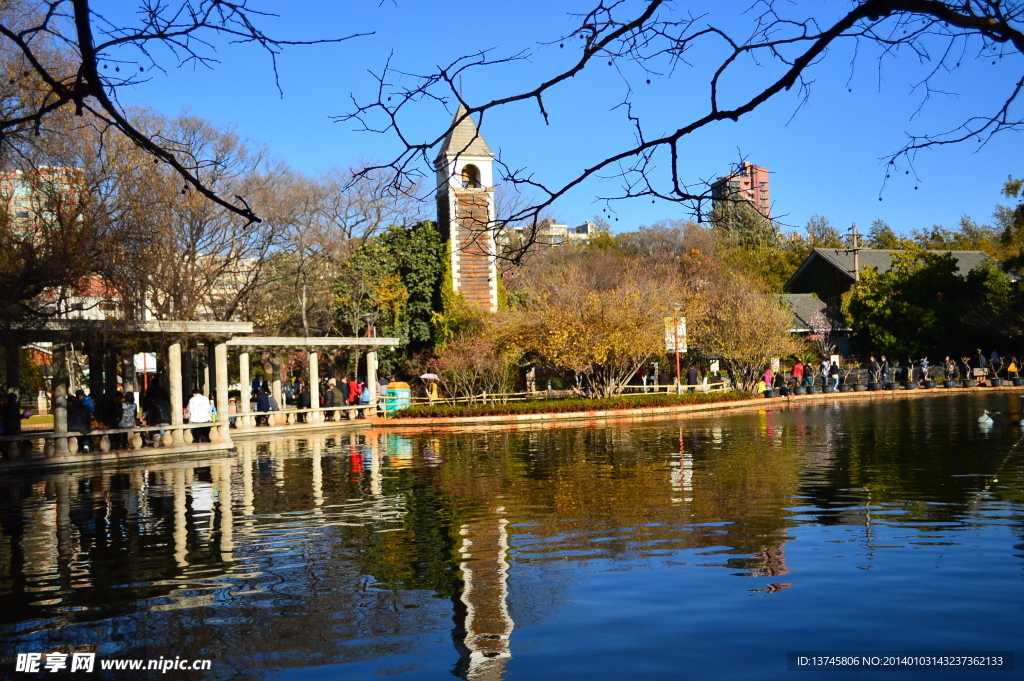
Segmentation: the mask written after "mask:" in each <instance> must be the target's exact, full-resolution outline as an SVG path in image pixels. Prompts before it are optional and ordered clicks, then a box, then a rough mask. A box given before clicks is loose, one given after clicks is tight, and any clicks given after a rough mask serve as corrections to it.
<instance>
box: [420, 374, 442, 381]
mask: <svg viewBox="0 0 1024 681" xmlns="http://www.w3.org/2000/svg"><path fill="white" fill-rule="evenodd" d="M420 378H422V379H423V380H425V381H440V380H441V377H440V376H438V375H437V374H423V375H422V376H420Z"/></svg>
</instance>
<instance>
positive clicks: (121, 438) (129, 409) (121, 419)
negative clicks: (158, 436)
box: [114, 391, 138, 449]
mask: <svg viewBox="0 0 1024 681" xmlns="http://www.w3.org/2000/svg"><path fill="white" fill-rule="evenodd" d="M137 417H138V407H137V406H136V405H135V393H133V392H131V391H129V392H126V393H125V394H124V401H123V402H121V413H120V415H119V416H118V419H117V427H118V428H134V427H135V426H136V425H138V424H137V423H136V422H135V419H136V418H137ZM129 435H130V433H115V435H114V437H115V443H116V444H115V449H128V436H129Z"/></svg>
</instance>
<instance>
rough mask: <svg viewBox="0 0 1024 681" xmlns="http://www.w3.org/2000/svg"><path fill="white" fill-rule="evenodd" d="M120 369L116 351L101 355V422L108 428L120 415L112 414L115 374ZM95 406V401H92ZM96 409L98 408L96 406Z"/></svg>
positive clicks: (119, 359)
mask: <svg viewBox="0 0 1024 681" xmlns="http://www.w3.org/2000/svg"><path fill="white" fill-rule="evenodd" d="M120 369H121V357H120V353H119V352H118V351H117V350H116V349H110V350H107V352H105V353H103V419H102V420H103V422H104V423H106V424H107V427H108V428H112V427H113V426H112V425H111V424H112V423H116V422H117V418H118V417H119V416H120V414H115V413H114V398H115V397H117V374H118V373H119V371H120ZM93 403H94V404H96V400H93ZM96 408H97V409H98V408H100V405H99V404H96Z"/></svg>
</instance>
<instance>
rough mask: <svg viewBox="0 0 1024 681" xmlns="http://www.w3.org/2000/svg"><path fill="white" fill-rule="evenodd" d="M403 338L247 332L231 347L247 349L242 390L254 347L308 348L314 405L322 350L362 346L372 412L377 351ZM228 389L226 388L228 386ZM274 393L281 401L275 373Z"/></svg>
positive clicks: (245, 409)
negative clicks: (257, 334)
mask: <svg viewBox="0 0 1024 681" xmlns="http://www.w3.org/2000/svg"><path fill="white" fill-rule="evenodd" d="M398 342H399V339H397V338H340V337H324V338H312V337H301V338H293V337H288V336H247V337H244V338H232V339H231V340H229V341H228V342H227V345H228V346H229V347H237V348H242V349H243V351H242V352H241V353H239V356H238V367H239V376H240V377H241V383H242V390H243V391H244V390H245V389H246V388H247V387H248V385H249V352H248V351H249V350H250V349H253V348H281V349H284V348H288V349H290V350H305V351H306V352H307V353H308V354H309V392H310V396H309V401H310V404H312V405H313V406H314V407H317V406H319V405H320V364H319V357H320V355H319V353H320V351H322V350H326V349H329V348H347V349H351V350H361V351H363V352H365V353H366V385H367V387H368V388H369V389H370V405H371V410H370V411H371V413H372V411H373V408H375V406H376V404H377V398H378V397H379V395H377V352H378V350H379V349H381V348H385V347H395V346H397V345H398ZM217 371H218V372H220V365H218V368H217ZM224 382H225V383H226V382H227V364H226V363H225V365H224ZM220 384H221V381H220V376H219V373H218V378H217V385H218V386H220ZM225 390H226V389H225ZM272 390H273V393H274V395H275V397H276V398H277V399H278V401H280V399H281V377H280V375H277V376H275V377H274V385H273V389H272ZM224 399H225V401H224V402H223V404H227V392H225V393H224ZM217 402H218V403H221V402H220V395H219V394H218V397H217ZM240 406H241V410H242V413H243V414H248V413H249V407H250V405H249V400H241V405H240ZM310 416H311V418H312V420H313V421H314V422H317V421H318V420H319V419H320V418H321V417H322V416H321V414H320V413H319V412H314V413H313V414H311V415H310ZM242 419H243V421H242V423H243V424H245V425H249V424H248V416H243V417H242Z"/></svg>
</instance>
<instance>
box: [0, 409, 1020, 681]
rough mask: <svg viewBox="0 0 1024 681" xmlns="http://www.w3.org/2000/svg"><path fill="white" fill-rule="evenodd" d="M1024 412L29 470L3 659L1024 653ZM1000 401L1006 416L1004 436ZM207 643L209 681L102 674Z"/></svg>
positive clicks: (752, 670)
mask: <svg viewBox="0 0 1024 681" xmlns="http://www.w3.org/2000/svg"><path fill="white" fill-rule="evenodd" d="M1017 401H1018V397H1017V393H1016V392H991V393H983V392H980V391H979V392H965V393H964V394H959V395H948V396H942V397H936V398H934V399H932V398H920V399H904V400H856V401H844V402H840V401H838V400H821V401H814V402H805V403H798V404H794V405H793V406H792V407H791V408H789V409H774V410H766V411H726V412H720V413H709V414H689V415H687V416H686V417H685V418H678V419H675V418H666V419H664V420H649V421H639V422H635V423H625V424H612V423H605V424H598V425H592V424H587V425H580V426H575V425H572V424H563V425H561V426H560V427H559V428H549V429H542V428H540V427H537V428H535V429H531V428H528V427H520V428H519V429H516V430H511V429H497V428H496V429H487V430H485V429H479V430H473V431H470V432H443V433H441V432H418V433H417V432H413V431H404V430H403V431H396V430H392V429H388V428H371V429H366V430H362V431H359V432H355V431H351V430H349V431H336V432H330V431H327V430H319V431H315V432H307V433H297V434H294V435H292V434H282V435H276V436H270V437H268V438H266V439H264V440H260V439H251V438H247V439H245V440H239V441H238V442H236V446H237V452H235V453H234V454H232V455H230V456H229V455H224V456H220V455H213V454H211V456H213V457H214V458H210V459H200V460H189V461H174V462H169V461H159V462H157V461H154V462H150V463H146V464H137V465H136V464H125V465H123V467H121V468H117V469H111V468H103V469H99V468H88V469H70V470H60V471H55V472H52V473H49V474H46V473H37V474H30V473H24V474H21V475H22V477H13V478H8V479H5V480H4V481H3V482H0V528H2V535H0V580H2V581H0V640H3V641H4V644H3V649H2V655H0V658H2V659H0V669H2V670H3V671H2V676H3V677H4V678H19V677H20V678H32V676H31V675H28V674H21V673H16V672H15V666H16V660H17V655H18V654H19V653H21V654H26V653H40V654H42V653H46V652H54V651H61V652H65V653H69V654H71V653H75V652H80V653H81V652H84V653H94V654H95V661H96V668H97V678H157V677H164V678H175V679H228V678H235V677H249V678H258V679H345V680H357V679H377V678H380V677H382V676H389V677H392V678H398V679H450V678H452V675H453V674H454V675H455V676H457V677H460V678H465V679H503V678H504V679H522V680H524V681H526V680H531V681H532V680H534V679H559V680H564V679H580V680H582V679H587V680H593V679H599V680H600V679H626V678H628V679H672V680H673V681H675V680H677V679H680V678H690V679H783V678H785V679H791V678H794V676H793V675H794V672H790V671H787V653H789V652H791V651H835V652H842V651H875V652H878V653H880V654H881V653H884V652H887V651H921V652H924V651H928V652H936V653H949V652H954V651H977V652H1002V653H1006V652H1015V653H1016V657H1017V658H1020V659H1019V660H1017V663H1018V664H1020V665H1024V658H1021V657H1020V653H1021V651H1020V649H1019V647H1020V644H1019V642H1020V641H1021V640H1022V634H1024V609H1022V607H1024V550H1022V548H1024V439H1022V431H1021V428H1020V427H1019V426H1018V425H1017V421H1018V420H1019V419H1020V418H1021V414H1019V413H1018V412H1017V410H1018V405H1017ZM773 406H774V405H773ZM982 409H988V410H990V411H999V412H1003V413H1002V414H998V415H996V416H995V422H994V423H993V424H992V425H991V426H989V427H981V426H979V424H978V422H977V417H978V415H979V414H980V413H981V411H982ZM1011 412H1012V413H1011ZM179 656H180V658H183V659H188V660H209V661H210V668H209V669H208V670H204V671H191V670H175V671H172V672H169V673H168V674H167V675H161V674H160V673H159V672H156V671H150V672H142V673H140V672H127V671H123V672H114V671H108V672H100V665H101V663H102V662H104V661H106V662H110V661H113V660H136V659H137V660H148V659H154V660H157V659H159V658H163V659H165V660H166V659H172V658H175V659H176V658H178V657H179ZM23 659H24V658H23ZM44 659H45V658H44ZM40 673H43V672H40ZM69 673H70V672H68V671H67V670H66V669H64V670H61V672H60V673H56V674H53V675H52V678H61V677H62V674H64V675H66V674H69ZM37 675H38V674H37ZM1022 676H1024V674H1022V671H1021V669H1019V668H1018V669H1017V670H1015V671H1012V672H991V671H976V670H973V669H964V668H960V669H938V668H931V669H928V670H925V671H904V672H899V675H898V678H900V679H904V678H907V679H929V680H930V679H973V678H984V679H1001V678H1022ZM894 677H895V675H894V674H893V673H891V672H889V673H887V672H885V671H881V672H879V671H864V670H857V671H826V670H815V671H810V672H804V673H796V677H795V678H798V679H815V680H816V679H831V678H836V679H859V678H865V679H882V678H894ZM46 678H51V675H50V674H46Z"/></svg>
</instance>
